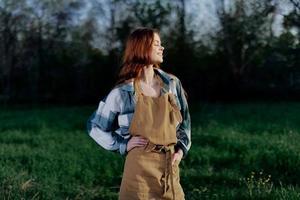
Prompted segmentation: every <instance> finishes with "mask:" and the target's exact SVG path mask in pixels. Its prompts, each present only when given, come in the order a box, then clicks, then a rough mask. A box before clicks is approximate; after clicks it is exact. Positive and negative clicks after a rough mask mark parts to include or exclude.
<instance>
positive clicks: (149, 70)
mask: <svg viewBox="0 0 300 200" xmlns="http://www.w3.org/2000/svg"><path fill="white" fill-rule="evenodd" d="M141 80H142V81H143V82H144V83H146V84H147V85H152V84H153V81H154V69H153V65H148V66H145V67H144V68H143V71H142V77H141Z"/></svg>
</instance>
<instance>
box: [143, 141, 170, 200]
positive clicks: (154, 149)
mask: <svg viewBox="0 0 300 200" xmlns="http://www.w3.org/2000/svg"><path fill="white" fill-rule="evenodd" d="M145 150H146V152H150V151H152V152H157V153H160V152H165V172H164V175H165V178H164V195H165V194H166V193H167V190H168V188H169V184H168V180H169V177H170V181H171V189H172V195H173V199H174V200H175V189H174V178H173V166H172V155H173V153H174V152H175V149H174V145H170V146H165V145H156V144H153V143H151V142H148V144H147V145H146V147H145Z"/></svg>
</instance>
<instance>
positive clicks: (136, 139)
mask: <svg viewBox="0 0 300 200" xmlns="http://www.w3.org/2000/svg"><path fill="white" fill-rule="evenodd" d="M147 143H148V139H146V138H144V137H141V136H133V137H132V138H130V139H129V141H128V143H127V152H129V151H130V150H131V149H133V148H134V147H143V146H145V145H146V144H147Z"/></svg>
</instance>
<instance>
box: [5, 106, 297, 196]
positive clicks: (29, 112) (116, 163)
mask: <svg viewBox="0 0 300 200" xmlns="http://www.w3.org/2000/svg"><path fill="white" fill-rule="evenodd" d="M95 108H96V105H95V107H51V108H39V109H36V108H32V109H30V108H24V107H10V108H0V199H105V200H110V199H117V193H118V190H119V185H120V182H121V178H122V169H123V164H124V158H123V157H121V156H120V155H119V154H118V153H114V152H107V151H105V150H103V149H101V148H100V147H99V146H98V145H97V144H96V143H95V142H94V141H93V140H92V139H91V138H90V137H89V136H88V135H87V134H86V132H85V122H86V119H87V118H88V116H89V115H90V114H91V113H92V111H93V109H95ZM190 110H191V116H192V127H193V128H192V148H191V150H190V152H189V154H188V156H187V157H186V158H185V159H184V160H183V161H182V162H181V164H180V166H181V183H182V186H183V188H184V191H185V194H186V199H187V200H190V199H192V200H193V199H195V200H196V199H197V200H198V199H209V200H210V199H272V200H273V199H300V186H299V183H300V181H299V180H300V145H299V141H300V103H286V102H285V103H244V104H205V105H203V104H202V105H200V106H191V108H190Z"/></svg>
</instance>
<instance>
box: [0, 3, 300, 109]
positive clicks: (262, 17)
mask: <svg viewBox="0 0 300 200" xmlns="http://www.w3.org/2000/svg"><path fill="white" fill-rule="evenodd" d="M191 3H192V1H190V0H173V1H172V0H165V1H159V0H150V1H142V0H123V1H121V0H91V1H84V0H69V1H67V0H65V1H61V0H43V1H39V0H0V56H1V59H0V102H1V103H66V104H68V103H76V104H79V103H80V104H81V103H82V104H85V103H94V102H97V101H99V99H100V98H101V97H103V95H105V94H106V93H107V92H108V91H109V90H110V89H111V88H112V87H113V86H114V83H115V78H116V75H117V72H118V70H119V67H120V64H121V57H122V51H123V49H124V43H125V41H126V38H127V36H128V34H129V33H130V31H132V30H133V29H134V28H135V27H139V26H146V27H152V28H157V29H158V30H160V32H161V37H162V42H163V45H164V46H165V61H164V63H163V64H162V68H163V69H165V71H167V72H170V73H173V74H176V75H177V76H178V77H179V78H180V79H181V80H182V82H183V85H184V87H185V88H186V91H187V92H188V94H189V98H190V99H191V100H198V99H204V100H212V101H215V100H238V99H241V98H246V99H249V98H266V97H271V98H273V97H274V96H276V97H279V98H287V97H289V98H297V97H298V92H299V91H300V69H299V66H300V65H299V61H300V58H299V53H300V44H299V41H300V40H299V39H300V32H299V28H300V23H299V22H300V1H299V0H286V1H285V2H284V3H283V1H275V0H250V1H245V0H235V1H226V0H215V1H214V4H213V5H214V9H211V10H210V11H211V13H212V14H213V15H214V17H215V19H216V24H217V25H216V28H215V30H213V31H211V32H209V33H206V34H205V35H203V36H202V37H200V38H199V37H197V35H199V32H201V31H203V30H202V29H204V27H205V26H202V24H201V23H203V22H200V21H199V23H198V24H197V22H198V21H197V20H198V19H199V16H197V15H199V13H201V10H197V9H196V10H195V9H191V8H193V5H192V4H191ZM282 6H288V7H289V8H290V11H289V12H288V13H281V8H282ZM207 9H208V8H207ZM198 12H199V13H198ZM277 16H281V17H282V23H281V26H282V29H283V30H282V31H281V32H280V34H279V35H278V34H275V32H276V31H275V30H274V23H275V22H276V17H277ZM207 23H210V22H209V21H207ZM195 24H197V25H196V26H195ZM275 28H276V27H275Z"/></svg>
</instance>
